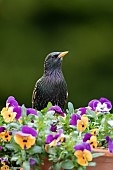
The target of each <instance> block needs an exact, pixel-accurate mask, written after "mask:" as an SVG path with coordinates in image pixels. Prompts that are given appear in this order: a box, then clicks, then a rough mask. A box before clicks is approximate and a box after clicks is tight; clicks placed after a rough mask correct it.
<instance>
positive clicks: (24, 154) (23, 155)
mask: <svg viewBox="0 0 113 170" xmlns="http://www.w3.org/2000/svg"><path fill="white" fill-rule="evenodd" d="M21 154H22V160H25V159H26V151H25V150H21Z"/></svg>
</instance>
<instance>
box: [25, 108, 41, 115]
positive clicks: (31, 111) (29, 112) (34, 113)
mask: <svg viewBox="0 0 113 170" xmlns="http://www.w3.org/2000/svg"><path fill="white" fill-rule="evenodd" d="M26 112H27V116H28V115H29V114H33V115H36V116H38V113H37V111H36V110H35V109H33V108H27V109H26Z"/></svg>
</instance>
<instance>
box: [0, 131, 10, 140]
mask: <svg viewBox="0 0 113 170" xmlns="http://www.w3.org/2000/svg"><path fill="white" fill-rule="evenodd" d="M0 138H1V139H3V140H4V141H6V142H9V141H10V140H11V138H12V136H11V134H10V132H9V131H4V132H1V133H0Z"/></svg>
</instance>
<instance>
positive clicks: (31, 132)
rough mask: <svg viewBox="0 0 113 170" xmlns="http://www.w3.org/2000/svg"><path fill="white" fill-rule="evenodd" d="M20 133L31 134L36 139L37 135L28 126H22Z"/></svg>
mask: <svg viewBox="0 0 113 170" xmlns="http://www.w3.org/2000/svg"><path fill="white" fill-rule="evenodd" d="M22 132H23V133H27V134H31V135H32V136H33V137H37V135H38V133H37V131H36V130H35V129H34V128H32V127H29V126H22Z"/></svg>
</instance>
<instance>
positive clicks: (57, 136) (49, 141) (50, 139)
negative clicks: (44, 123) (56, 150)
mask: <svg viewBox="0 0 113 170" xmlns="http://www.w3.org/2000/svg"><path fill="white" fill-rule="evenodd" d="M62 134H63V130H62V129H60V130H59V132H58V133H56V134H55V135H52V134H49V135H48V136H47V137H46V141H45V143H46V144H49V143H51V142H52V141H53V140H56V139H58V138H59V137H60V136H61V135H62Z"/></svg>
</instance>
